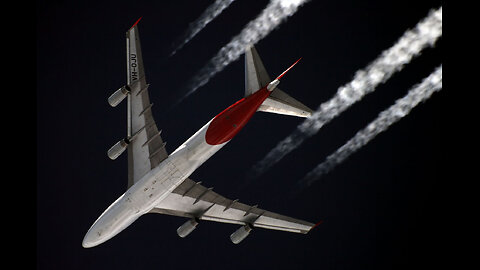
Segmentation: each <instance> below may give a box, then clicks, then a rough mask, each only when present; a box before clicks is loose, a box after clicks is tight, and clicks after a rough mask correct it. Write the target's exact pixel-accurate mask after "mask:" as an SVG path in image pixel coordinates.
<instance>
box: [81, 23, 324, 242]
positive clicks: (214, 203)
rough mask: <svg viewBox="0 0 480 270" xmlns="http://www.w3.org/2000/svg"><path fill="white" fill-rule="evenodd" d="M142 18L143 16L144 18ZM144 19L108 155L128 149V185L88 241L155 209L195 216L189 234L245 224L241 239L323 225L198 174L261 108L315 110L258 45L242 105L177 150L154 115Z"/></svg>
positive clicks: (248, 59) (115, 99)
mask: <svg viewBox="0 0 480 270" xmlns="http://www.w3.org/2000/svg"><path fill="white" fill-rule="evenodd" d="M140 19H141V18H140ZM140 19H138V20H137V21H136V22H135V24H134V25H133V26H132V27H131V28H130V29H129V30H128V31H127V33H126V39H127V84H126V85H125V86H123V87H121V88H120V89H118V90H117V91H115V92H114V93H113V94H112V95H111V96H110V97H109V98H108V102H109V104H110V105H111V106H112V107H115V106H117V105H118V104H119V103H120V102H121V101H122V100H124V99H125V98H127V111H128V113H127V136H126V138H124V139H122V140H120V141H119V142H117V143H116V144H115V145H114V146H112V147H111V148H110V149H109V150H108V152H107V154H108V156H109V158H110V159H112V160H114V159H116V158H117V157H118V156H120V155H121V154H122V153H123V152H124V151H125V150H127V152H128V188H127V191H126V192H125V193H123V194H122V195H121V196H120V197H119V198H118V199H117V200H115V201H114V202H113V203H112V204H111V205H110V206H109V207H108V208H107V209H106V210H105V211H104V212H103V213H102V214H101V215H100V217H98V219H97V220H96V221H95V222H94V223H93V225H92V226H91V227H90V229H89V230H88V232H87V233H86V235H85V237H84V239H83V242H82V246H83V247H85V248H90V247H94V246H97V245H99V244H101V243H104V242H105V241H107V240H109V239H111V238H112V237H114V236H115V235H117V234H118V233H119V232H121V231H122V230H124V229H125V228H126V227H128V226H129V225H130V224H132V223H133V222H134V221H135V220H137V219H138V218H139V217H140V216H142V215H144V214H147V213H159V214H167V215H173V216H179V217H185V218H188V220H187V221H186V222H185V223H184V224H183V225H181V226H180V227H179V228H178V229H177V234H178V235H179V236H180V237H182V238H184V237H186V236H187V235H189V234H190V233H191V232H192V231H193V230H194V229H195V228H196V227H197V225H198V224H199V223H200V222H201V221H204V220H205V221H216V222H223V223H233V224H238V225H241V227H240V228H239V229H237V230H236V231H235V232H234V233H232V234H231V235H230V240H231V241H232V242H233V243H234V244H238V243H240V242H241V241H242V240H243V239H245V238H246V237H247V236H248V235H249V234H250V232H251V231H252V229H254V228H265V229H273V230H280V231H288V232H295V233H303V234H306V233H308V232H309V231H310V230H311V229H312V228H314V227H315V224H313V223H310V222H306V221H302V220H298V219H294V218H291V217H287V216H283V215H280V214H277V213H273V212H270V211H266V210H263V209H260V208H258V205H253V206H251V205H247V204H243V203H241V202H239V200H238V199H235V200H230V199H227V198H225V197H223V196H221V195H220V194H218V193H216V192H214V191H212V189H213V188H212V187H209V188H206V187H205V186H203V185H201V181H199V182H195V181H193V180H192V179H190V178H189V177H190V175H191V174H192V173H193V172H194V171H195V170H196V169H197V168H198V167H199V166H200V165H202V164H203V163H204V162H205V161H206V160H207V159H209V158H210V157H211V156H212V155H213V154H215V153H216V152H217V151H219V150H220V149H221V148H222V147H223V146H225V145H226V144H227V143H228V142H229V141H230V140H231V139H232V138H233V137H234V136H235V135H236V134H237V133H238V132H239V131H240V130H241V129H242V128H243V127H244V126H245V124H246V123H247V122H248V121H249V120H250V118H251V117H252V116H253V115H254V114H255V112H256V111H263V112H272V113H278V114H285V115H293V116H298V117H308V116H309V115H311V113H312V110H311V109H310V108H308V107H307V106H305V105H303V104H302V103H300V102H299V101H297V100H296V99H294V98H292V97H290V96H289V95H288V94H286V93H285V92H283V91H281V90H280V89H278V87H277V85H278V84H279V83H280V79H281V78H282V77H283V76H284V75H285V73H286V72H287V71H289V70H290V69H291V68H292V67H293V66H294V65H295V64H296V63H297V62H298V61H299V60H300V59H299V60H297V62H295V63H294V64H293V65H292V66H290V67H289V68H288V69H287V70H285V71H284V72H283V73H282V74H281V75H280V76H278V77H277V78H276V79H275V80H273V81H272V80H270V77H269V76H268V74H267V72H266V70H265V67H264V66H263V63H262V61H261V59H260V57H259V56H258V53H257V51H256V49H255V48H254V47H253V46H249V47H248V48H247V49H246V52H245V71H246V72H245V83H246V87H245V97H244V98H242V99H241V100H239V101H238V102H236V103H234V104H233V105H231V106H230V107H228V108H227V109H225V110H224V111H222V112H221V113H220V114H218V115H217V116H215V117H214V118H213V119H211V120H210V121H208V123H207V124H205V125H204V126H203V127H202V128H201V129H200V130H198V131H197V132H196V133H195V134H194V135H193V136H191V137H190V138H189V139H188V140H187V141H186V142H184V143H183V144H182V145H180V146H179V147H178V148H177V149H176V150H175V151H173V152H172V153H171V154H168V153H167V150H166V149H165V142H163V140H162V137H161V136H160V135H161V130H158V128H157V125H156V123H155V121H154V119H153V116H152V105H153V104H152V103H150V99H149V94H148V86H149V85H148V84H147V83H146V78H145V72H144V66H143V59H142V51H141V48H140V37H139V32H138V25H137V24H138V22H139V21H140Z"/></svg>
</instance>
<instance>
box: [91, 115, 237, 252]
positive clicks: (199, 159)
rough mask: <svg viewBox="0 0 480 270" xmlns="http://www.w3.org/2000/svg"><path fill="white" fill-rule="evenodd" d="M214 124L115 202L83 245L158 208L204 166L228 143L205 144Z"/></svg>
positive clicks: (112, 233) (109, 235) (101, 239)
mask: <svg viewBox="0 0 480 270" xmlns="http://www.w3.org/2000/svg"><path fill="white" fill-rule="evenodd" d="M210 122H211V121H209V122H208V123H207V124H206V125H205V126H203V127H202V128H201V129H200V130H199V131H197V132H196V133H195V134H194V135H193V136H192V137H190V138H189V139H188V140H187V141H186V142H185V143H183V144H182V145H180V147H178V148H177V149H176V150H175V151H174V152H173V153H172V154H171V155H169V156H168V157H167V159H165V160H164V161H163V162H162V163H160V164H159V165H158V166H157V167H156V168H154V169H153V170H151V171H150V172H149V173H147V174H146V175H145V176H144V177H142V178H141V179H140V180H139V181H137V182H136V183H135V184H134V185H133V186H131V187H130V188H129V189H128V190H127V191H126V192H125V193H124V194H122V195H121V196H120V197H119V198H118V199H117V200H116V201H115V202H113V203H112V204H111V205H110V206H109V207H108V208H107V209H106V210H105V211H104V212H103V213H102V215H100V217H99V218H98V219H97V220H96V221H95V222H94V224H93V225H92V226H91V227H90V229H89V230H88V232H87V234H86V235H85V238H84V239H83V243H82V245H83V246H84V247H93V246H96V245H99V244H101V243H103V242H105V241H107V240H109V239H110V238H112V237H113V236H115V235H116V234H118V233H119V232H121V231H122V230H123V229H125V228H126V227H128V226H129V225H130V224H132V222H134V221H135V220H136V219H137V218H139V217H140V216H141V215H143V214H145V213H147V212H149V211H150V210H151V209H152V208H153V207H155V205H158V203H159V202H160V201H162V200H163V199H165V197H166V196H168V194H169V193H170V192H172V191H173V190H174V189H175V188H176V187H177V186H178V185H180V184H181V183H182V182H183V181H184V180H185V179H186V178H187V177H189V176H190V175H191V174H192V173H193V172H194V171H195V170H196V169H197V168H198V167H199V166H200V165H202V164H203V163H204V162H205V161H206V160H207V159H209V158H210V157H211V156H212V155H213V154H215V153H216V152H217V151H218V150H220V149H221V148H222V147H223V146H224V145H225V144H227V142H228V141H227V142H225V143H223V144H219V145H210V144H208V143H207V142H206V141H205V133H206V131H207V128H208V126H209V124H210Z"/></svg>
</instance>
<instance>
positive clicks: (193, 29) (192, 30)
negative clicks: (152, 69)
mask: <svg viewBox="0 0 480 270" xmlns="http://www.w3.org/2000/svg"><path fill="white" fill-rule="evenodd" d="M233 1H235V0H216V1H215V2H214V3H213V4H211V5H210V6H209V7H208V8H207V9H206V10H205V11H204V12H203V14H202V15H201V16H200V17H199V18H198V19H197V20H195V21H194V22H192V23H190V24H189V26H188V30H187V32H186V33H185V35H184V37H185V39H184V40H183V42H182V43H180V45H178V46H177V48H176V49H175V50H174V51H173V52H172V53H171V54H170V56H173V55H174V54H175V53H177V51H179V50H180V49H181V48H183V46H185V44H187V43H188V42H189V41H190V40H191V39H192V38H193V37H194V36H195V35H197V34H198V32H200V31H201V30H202V29H203V28H205V26H207V24H208V23H210V22H211V21H212V20H213V19H215V18H216V17H217V16H218V15H220V13H222V11H223V10H224V9H226V8H227V7H228V6H230V4H231V3H233Z"/></svg>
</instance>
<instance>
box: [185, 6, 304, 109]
mask: <svg viewBox="0 0 480 270" xmlns="http://www.w3.org/2000/svg"><path fill="white" fill-rule="evenodd" d="M308 1H309V0H271V1H270V3H269V4H268V6H267V7H266V8H265V9H264V10H263V11H262V13H260V15H258V16H257V18H255V19H254V20H252V21H250V22H249V23H248V24H247V26H245V28H243V30H242V31H241V32H240V34H238V35H237V36H235V37H234V38H233V39H232V40H231V41H230V42H229V43H228V44H227V45H225V46H224V47H223V48H221V49H220V51H219V52H218V53H217V55H215V56H214V57H213V58H212V59H211V60H210V61H209V62H208V63H207V65H206V66H205V67H203V68H202V69H201V70H200V71H199V72H198V73H197V75H195V76H194V78H193V79H192V80H191V81H190V83H189V84H188V89H190V90H189V91H188V93H187V94H186V95H185V96H183V97H182V98H181V99H180V100H179V101H178V102H177V103H176V104H178V103H180V102H181V101H182V100H183V99H185V98H187V97H188V96H190V95H191V94H192V93H194V92H195V91H196V90H197V89H198V88H200V87H202V86H203V85H205V84H206V83H207V82H208V81H209V80H210V79H211V78H212V77H213V76H215V75H216V74H217V73H218V72H220V71H222V70H223V69H224V68H225V67H226V66H228V65H229V64H230V63H231V62H233V61H235V60H237V59H238V58H239V57H240V55H242V54H244V53H245V47H246V46H248V45H254V44H255V43H257V42H258V41H259V40H261V39H262V38H264V37H265V36H267V35H268V34H269V33H270V32H271V31H272V30H274V29H275V28H276V27H277V26H278V25H279V24H280V23H282V22H284V21H285V20H286V19H287V18H288V17H290V16H292V15H293V14H295V12H296V11H297V10H298V8H299V7H300V6H301V5H302V4H304V3H306V2H308Z"/></svg>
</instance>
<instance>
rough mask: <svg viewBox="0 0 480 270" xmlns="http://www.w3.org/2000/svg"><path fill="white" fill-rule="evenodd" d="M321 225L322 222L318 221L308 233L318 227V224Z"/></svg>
mask: <svg viewBox="0 0 480 270" xmlns="http://www.w3.org/2000/svg"><path fill="white" fill-rule="evenodd" d="M322 223H323V220H320V221H319V222H317V224H315V225H313V227H312V228H311V229H310V231H311V230H313V229H315V227H317V226H318V225H320V224H322ZM310 231H309V232H310Z"/></svg>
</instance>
